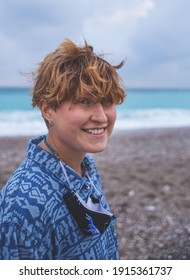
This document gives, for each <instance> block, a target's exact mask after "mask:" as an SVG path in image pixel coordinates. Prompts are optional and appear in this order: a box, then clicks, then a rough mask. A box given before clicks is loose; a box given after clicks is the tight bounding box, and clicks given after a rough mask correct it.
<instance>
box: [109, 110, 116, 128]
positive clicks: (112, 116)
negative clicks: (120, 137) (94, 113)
mask: <svg viewBox="0 0 190 280" xmlns="http://www.w3.org/2000/svg"><path fill="white" fill-rule="evenodd" d="M116 117H117V113H116V109H115V108H112V110H110V112H109V115H108V118H109V122H110V124H112V125H114V123H115V121H116Z"/></svg>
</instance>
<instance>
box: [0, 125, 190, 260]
mask: <svg viewBox="0 0 190 280" xmlns="http://www.w3.org/2000/svg"><path fill="white" fill-rule="evenodd" d="M28 139H29V138H28V137H22V138H20V137H19V138H3V137H2V138H0V159H1V160H0V187H2V186H3V185H4V183H5V181H6V180H7V179H8V177H9V176H10V174H11V173H12V171H13V170H14V169H15V168H16V167H17V166H18V165H19V163H20V162H21V161H22V160H23V159H24V158H25V155H26V143H27V141H28ZM189 144H190V128H179V129H176V128H175V129H152V130H134V131H125V132H120V133H117V134H116V133H114V135H113V136H112V138H111V139H110V144H109V146H108V148H107V149H106V150H105V151H104V152H102V153H100V154H97V155H95V156H94V158H95V160H96V162H97V165H98V167H99V170H100V174H101V177H102V183H103V186H104V192H105V195H106V197H107V199H108V201H109V204H110V207H111V209H112V211H113V212H114V214H115V215H116V216H117V232H118V240H119V250H120V256H121V259H155V260H157V259H190V145H189Z"/></svg>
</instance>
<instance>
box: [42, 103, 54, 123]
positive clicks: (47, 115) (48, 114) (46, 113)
mask: <svg viewBox="0 0 190 280" xmlns="http://www.w3.org/2000/svg"><path fill="white" fill-rule="evenodd" d="M39 108H40V111H41V113H42V116H43V117H44V119H46V120H47V121H48V122H51V120H52V113H53V109H52V108H51V107H49V106H48V105H47V103H46V101H45V100H44V99H42V100H41V101H40V104H39Z"/></svg>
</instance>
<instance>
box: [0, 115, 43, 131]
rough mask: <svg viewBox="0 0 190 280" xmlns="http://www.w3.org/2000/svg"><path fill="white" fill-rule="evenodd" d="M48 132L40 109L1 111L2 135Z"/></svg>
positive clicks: (0, 124) (0, 129)
mask: <svg viewBox="0 0 190 280" xmlns="http://www.w3.org/2000/svg"><path fill="white" fill-rule="evenodd" d="M46 132H47V128H46V126H45V123H44V120H43V119H42V117H41V115H40V112H39V111H3V112H0V136H26V135H39V134H44V133H46Z"/></svg>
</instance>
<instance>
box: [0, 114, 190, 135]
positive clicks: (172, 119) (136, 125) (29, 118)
mask: <svg viewBox="0 0 190 280" xmlns="http://www.w3.org/2000/svg"><path fill="white" fill-rule="evenodd" d="M182 126H183V127H184V126H190V110H183V109H149V110H147V109H146V110H126V111H119V112H118V118H117V121H116V125H115V129H116V130H121V129H122V130H123V129H143V128H162V127H182ZM44 133H47V128H46V126H45V123H44V120H43V118H42V117H41V114H40V112H39V111H35V110H34V111H0V136H25V135H40V134H44Z"/></svg>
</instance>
